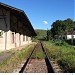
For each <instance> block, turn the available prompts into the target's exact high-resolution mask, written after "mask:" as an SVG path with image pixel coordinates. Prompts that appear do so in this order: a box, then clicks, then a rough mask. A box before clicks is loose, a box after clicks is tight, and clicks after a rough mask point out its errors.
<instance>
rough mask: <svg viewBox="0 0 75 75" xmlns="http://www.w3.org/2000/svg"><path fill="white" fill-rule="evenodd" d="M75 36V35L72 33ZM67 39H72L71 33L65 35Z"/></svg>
mask: <svg viewBox="0 0 75 75" xmlns="http://www.w3.org/2000/svg"><path fill="white" fill-rule="evenodd" d="M73 36H74V38H75V35H73ZM67 39H72V35H67Z"/></svg>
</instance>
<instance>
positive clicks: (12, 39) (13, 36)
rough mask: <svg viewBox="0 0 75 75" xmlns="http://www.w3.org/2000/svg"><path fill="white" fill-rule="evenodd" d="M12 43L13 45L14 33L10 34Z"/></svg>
mask: <svg viewBox="0 0 75 75" xmlns="http://www.w3.org/2000/svg"><path fill="white" fill-rule="evenodd" d="M12 43H14V33H12Z"/></svg>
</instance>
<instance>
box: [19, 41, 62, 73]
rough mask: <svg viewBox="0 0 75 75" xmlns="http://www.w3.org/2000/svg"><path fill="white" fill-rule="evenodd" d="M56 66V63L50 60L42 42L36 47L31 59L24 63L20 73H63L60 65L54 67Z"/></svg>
mask: <svg viewBox="0 0 75 75" xmlns="http://www.w3.org/2000/svg"><path fill="white" fill-rule="evenodd" d="M40 53H41V54H40ZM37 54H38V56H37ZM41 55H42V56H41ZM41 57H43V58H41ZM54 64H55V62H54V61H51V60H50V59H49V57H48V55H47V53H46V51H45V49H44V47H43V44H42V42H41V41H39V42H38V43H37V44H36V46H35V47H34V49H33V51H32V52H31V54H30V56H29V58H28V59H27V61H26V62H25V63H24V65H23V67H22V68H21V70H20V71H19V73H55V72H56V73H58V72H61V70H60V69H59V67H58V65H57V64H56V65H54ZM53 66H54V68H53ZM55 66H57V67H58V68H57V67H56V70H55Z"/></svg>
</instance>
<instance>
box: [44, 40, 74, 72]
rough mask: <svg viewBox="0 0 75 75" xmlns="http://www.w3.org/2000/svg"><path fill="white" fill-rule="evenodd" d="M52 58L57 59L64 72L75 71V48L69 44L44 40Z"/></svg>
mask: <svg viewBox="0 0 75 75" xmlns="http://www.w3.org/2000/svg"><path fill="white" fill-rule="evenodd" d="M43 44H44V46H45V48H47V49H48V50H47V53H48V55H49V56H50V58H51V59H53V60H56V61H57V62H58V64H59V65H60V66H61V68H62V70H63V72H70V73H71V72H75V48H73V47H72V46H69V45H67V44H64V45H59V46H57V44H56V42H53V41H44V42H43Z"/></svg>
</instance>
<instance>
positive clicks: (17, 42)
mask: <svg viewBox="0 0 75 75" xmlns="http://www.w3.org/2000/svg"><path fill="white" fill-rule="evenodd" d="M32 36H36V33H35V31H34V29H33V27H32V25H31V23H30V21H29V19H28V17H27V16H26V14H25V13H24V11H23V10H20V9H17V8H14V7H12V6H9V5H6V4H4V3H1V2H0V50H9V49H12V48H16V47H20V46H22V45H25V44H28V43H31V42H32V39H31V37H32Z"/></svg>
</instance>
